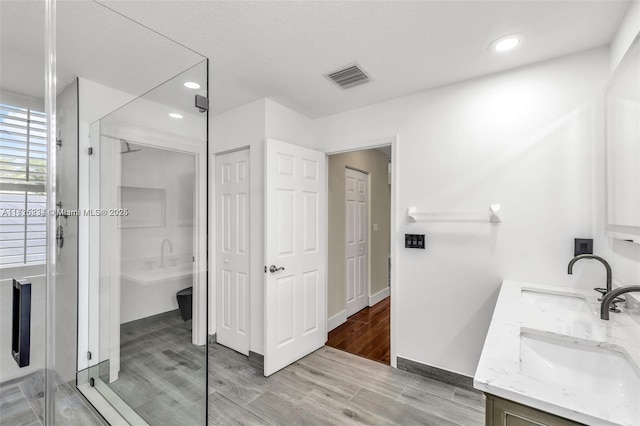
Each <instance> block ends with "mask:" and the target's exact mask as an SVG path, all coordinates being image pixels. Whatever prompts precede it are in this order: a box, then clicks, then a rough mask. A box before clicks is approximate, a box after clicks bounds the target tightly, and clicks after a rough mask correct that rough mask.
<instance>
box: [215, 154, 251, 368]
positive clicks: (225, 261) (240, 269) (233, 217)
mask: <svg viewBox="0 0 640 426" xmlns="http://www.w3.org/2000/svg"><path fill="white" fill-rule="evenodd" d="M215 180H216V305H217V309H216V324H217V330H216V332H217V341H218V343H220V344H221V345H224V346H227V347H229V348H231V349H233V350H235V351H238V352H240V353H243V354H245V355H249V344H250V335H249V306H250V305H249V150H248V149H244V150H242V151H237V152H232V153H229V154H223V155H219V156H217V157H216V179H215Z"/></svg>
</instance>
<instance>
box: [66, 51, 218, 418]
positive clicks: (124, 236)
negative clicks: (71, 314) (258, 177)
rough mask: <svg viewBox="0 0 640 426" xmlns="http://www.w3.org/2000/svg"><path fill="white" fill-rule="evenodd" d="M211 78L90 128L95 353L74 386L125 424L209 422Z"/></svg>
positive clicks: (189, 76) (169, 90)
mask: <svg viewBox="0 0 640 426" xmlns="http://www.w3.org/2000/svg"><path fill="white" fill-rule="evenodd" d="M206 82H207V63H206V61H203V62H201V63H200V64H198V65H196V66H194V67H192V68H190V69H189V70H187V71H185V72H183V73H181V74H179V75H177V76H176V77H174V78H172V79H171V80H169V81H167V82H165V83H163V84H162V85H160V86H158V87H156V88H155V89H153V90H151V91H150V92H148V93H146V94H145V95H143V96H141V97H139V98H136V99H135V100H133V101H131V102H129V103H128V104H126V105H125V106H123V107H121V108H119V109H118V110H116V111H114V112H112V113H110V114H109V115H107V116H105V117H103V118H102V119H100V120H99V121H97V122H95V123H93V124H92V125H91V127H90V135H91V136H90V144H91V146H90V149H91V155H90V156H89V182H88V183H89V189H90V190H89V200H88V201H89V206H88V207H89V210H90V211H91V215H90V216H89V239H88V240H89V250H88V253H89V255H88V266H89V289H88V290H89V294H88V297H89V312H88V325H89V327H88V333H87V335H86V343H87V345H88V354H89V358H90V359H89V360H88V368H87V369H86V370H84V371H81V372H80V373H79V380H78V383H80V389H81V390H82V391H83V392H86V393H87V394H88V395H89V396H90V397H91V396H92V395H94V394H95V393H96V392H97V393H99V394H100V396H101V397H103V398H104V399H106V400H107V401H108V402H109V403H110V404H111V406H112V407H114V408H115V409H116V410H117V411H118V412H119V414H120V415H122V416H123V417H124V418H125V419H127V421H129V423H134V424H140V423H143V422H146V423H149V424H168V423H174V424H178V423H179V424H184V425H186V424H194V425H195V424H204V423H205V419H206V400H207V398H206V395H207V391H206V388H207V384H206V377H207V375H206V371H207V365H206V364H207V363H206V360H207V351H206V343H207V303H206V301H207V285H206V280H207V260H206V246H207V135H206V129H207V113H206V112H207V111H206V108H204V107H203V108H198V107H196V99H197V100H198V102H204V103H205V104H206V95H207V92H206V87H207V85H206ZM185 83H195V84H196V85H199V86H200V88H199V89H189V88H187V87H185V85H184V84H185ZM192 86H193V85H192ZM179 292H180V293H181V294H183V296H182V297H180V298H179V297H177V295H178V293H179ZM178 302H180V306H179V304H178ZM179 308H180V309H181V310H182V311H183V315H182V316H181V315H180V312H179ZM81 340H85V339H81Z"/></svg>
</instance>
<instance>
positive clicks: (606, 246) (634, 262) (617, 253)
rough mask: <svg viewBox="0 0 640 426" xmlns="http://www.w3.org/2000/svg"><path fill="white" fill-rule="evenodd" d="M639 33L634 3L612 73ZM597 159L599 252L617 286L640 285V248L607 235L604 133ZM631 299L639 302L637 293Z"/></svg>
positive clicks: (639, 11) (639, 5) (617, 41)
mask: <svg viewBox="0 0 640 426" xmlns="http://www.w3.org/2000/svg"><path fill="white" fill-rule="evenodd" d="M639 33H640V1H634V2H633V3H632V5H631V7H630V8H629V11H628V12H627V15H626V16H625V18H624V21H623V23H622V25H621V26H620V29H619V30H618V32H617V34H616V36H615V38H614V40H613V42H612V43H611V57H610V64H611V67H610V72H611V73H613V72H614V71H615V68H616V67H617V65H618V64H619V63H620V60H621V59H622V57H623V56H624V54H625V53H626V51H627V49H628V48H629V46H630V45H631V43H632V42H633V40H634V39H635V38H636V37H637V36H638V34H639ZM597 142H598V143H597V146H596V152H595V155H594V168H595V170H596V173H595V179H594V187H595V199H596V203H595V214H596V240H595V242H594V244H595V246H596V249H597V250H602V255H603V256H604V257H605V258H606V259H607V260H608V261H609V263H610V264H611V268H612V270H613V279H614V286H618V285H638V284H640V244H633V243H629V242H626V241H621V240H616V239H613V238H609V237H608V236H606V235H605V226H606V223H605V209H606V205H607V204H606V203H607V197H606V192H605V189H606V185H605V182H606V181H605V177H606V171H605V158H606V157H605V153H606V148H605V134H604V131H603V132H602V134H601V136H600V138H599V139H598V141H597ZM629 295H631V296H633V297H635V298H636V299H638V300H640V297H639V296H638V295H637V293H630V294H629Z"/></svg>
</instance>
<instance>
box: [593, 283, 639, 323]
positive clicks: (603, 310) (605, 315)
mask: <svg viewBox="0 0 640 426" xmlns="http://www.w3.org/2000/svg"><path fill="white" fill-rule="evenodd" d="M631 291H640V285H628V286H624V287H618V288H616V289H615V290H611V291H610V292H609V293H607V294H605V295H604V297H603V298H602V304H601V305H600V318H601V319H603V320H609V305H611V302H613V300H614V299H615V298H616V297H618V296H620V295H621V294H624V293H629V292H631Z"/></svg>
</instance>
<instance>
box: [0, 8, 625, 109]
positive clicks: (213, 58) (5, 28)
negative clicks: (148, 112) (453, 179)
mask: <svg viewBox="0 0 640 426" xmlns="http://www.w3.org/2000/svg"><path fill="white" fill-rule="evenodd" d="M13 3H15V4H21V5H22V6H21V7H22V8H23V9H24V8H28V7H31V8H32V9H33V8H37V6H33V3H41V2H26V1H20V2H11V1H7V0H2V1H0V19H1V21H0V23H1V26H2V28H1V29H0V31H1V32H0V36H1V39H0V49H1V50H0V53H1V54H2V64H1V68H0V72H1V73H2V74H0V83H1V84H2V86H3V87H5V88H7V86H8V87H9V88H13V89H14V91H22V92H23V93H27V92H28V90H29V87H30V86H33V85H34V84H35V83H38V82H39V84H40V86H41V87H42V82H41V80H42V79H41V78H40V79H39V80H38V77H39V76H41V75H40V74H39V73H38V72H35V71H33V70H39V69H41V68H38V66H40V67H41V66H42V65H41V64H42V57H41V56H40V53H41V52H42V49H43V46H44V44H43V42H42V38H41V37H40V36H39V35H40V34H41V33H39V32H38V31H34V28H36V29H37V28H38V25H40V26H41V24H40V23H41V22H42V21H41V18H40V17H37V15H38V14H37V13H31V14H29V13H24V11H23V12H22V14H18V15H16V13H18V12H17V11H19V9H20V7H18V6H15V7H13V9H8V6H9V5H11V4H13ZM29 3H31V5H30V6H27V5H25V4H29ZM100 4H102V5H104V6H107V7H109V8H111V9H113V10H114V11H117V12H118V13H120V14H122V15H124V16H120V15H117V14H115V13H113V12H111V11H109V10H108V9H106V8H105V7H102V6H100V5H99V4H97V3H95V2H87V1H83V2H78V1H70V0H58V16H59V19H58V33H59V35H58V52H59V56H58V65H59V70H58V76H59V83H62V84H64V83H65V82H66V81H67V80H69V79H70V78H72V77H73V76H74V75H80V76H82V77H85V78H89V79H92V80H95V81H98V82H101V83H103V84H106V85H109V86H112V87H115V88H118V89H121V90H127V91H130V92H132V93H135V94H139V93H142V92H143V91H146V90H149V89H150V88H151V87H153V86H155V85H157V84H158V83H159V82H161V81H163V80H164V79H167V78H169V77H170V76H173V75H175V74H177V73H178V72H179V71H180V70H183V69H186V68H187V67H188V66H191V65H193V64H194V63H196V62H197V61H198V60H200V59H201V58H200V57H199V56H198V55H197V54H195V53H194V52H192V51H190V50H188V49H186V48H184V47H182V46H179V45H177V44H176V43H174V42H171V41H170V40H168V39H166V38H164V37H162V36H160V35H159V34H156V33H154V32H153V31H156V32H158V33H161V34H163V35H164V36H167V37H168V38H170V39H172V40H174V41H175V42H177V43H180V44H182V45H184V46H188V47H189V48H190V49H192V50H194V51H196V52H199V53H200V54H202V55H204V56H206V57H208V58H209V59H210V64H209V66H210V89H211V92H210V99H211V110H212V112H213V113H218V112H222V111H225V110H229V109H232V108H235V107H237V106H240V105H243V104H246V103H248V102H251V101H254V100H256V99H260V98H265V97H269V98H271V99H273V100H275V101H277V102H279V103H281V104H283V105H286V106H289V107H291V108H293V109H294V110H297V111H299V112H301V113H303V114H306V115H308V116H310V117H320V116H325V115H329V114H333V113H337V112H341V111H345V110H349V109H353V108H357V107H361V106H364V105H368V104H372V103H375V102H380V101H384V100H387V99H391V98H395V97H398V96H402V95H406V94H409V93H413V92H416V91H419V90H424V89H427V88H432V87H437V86H441V85H445V84H449V83H453V82H456V81H461V80H465V79H469V78H473V77H477V76H481V75H486V74H490V73H494V72H499V71H504V70H507V69H510V68H514V67H518V66H522V65H526V64H530V63H534V62H538V61H542V60H546V59H551V58H554V57H558V56H562V55H566V54H570V53H574V52H579V51H582V50H586V49H590V48H594V47H598V46H604V45H607V44H609V43H610V42H611V40H612V37H613V35H614V33H615V31H616V29H617V28H618V26H619V24H620V22H621V20H622V17H623V16H624V14H625V12H626V10H627V9H628V7H629V4H630V3H629V1H616V0H603V1H594V0H586V1H562V0H554V1H528V2H525V1H481V0H476V1H466V2H464V1H391V0H389V1H283V2H279V1H255V2H250V1H226V2H225V1H188V0H185V1H178V0H175V1H158V0H155V1H152V0H147V1H129V0H121V1H116V0H101V1H100ZM7 10H8V11H9V12H10V13H6V12H7ZM35 12H41V11H35ZM16 16H17V17H16ZM126 17H128V18H130V19H127V18H126ZM131 20H135V21H137V22H139V23H141V24H143V25H145V26H146V27H148V28H143V27H140V26H137V25H135V24H134V23H133V22H132V21H131ZM149 29H151V30H153V31H150V30H149ZM512 32H518V33H523V34H524V35H525V39H524V41H523V43H522V46H520V48H518V49H517V50H515V51H513V52H511V53H509V54H503V55H496V54H494V53H491V52H489V51H488V49H487V46H488V44H489V43H490V42H491V41H492V40H494V39H495V38H497V37H499V36H501V35H503V34H506V33H512ZM25 55H29V58H25ZM37 60H40V65H32V66H29V63H32V62H34V61H37ZM355 61H357V62H359V63H360V64H361V65H362V66H363V67H364V69H365V70H367V72H369V73H370V74H371V76H372V77H373V79H374V81H373V82H372V83H369V84H365V85H362V86H357V87H354V88H352V89H348V90H341V89H339V88H337V87H336V86H335V85H333V84H332V83H331V82H329V81H328V80H327V79H326V78H324V77H323V74H324V73H327V72H329V71H333V70H335V69H337V68H338V67H341V66H343V65H346V64H350V63H353V62H355ZM29 72H31V74H33V76H31V77H29V78H26V77H27V74H29ZM34 82H35V83H34ZM59 85H60V84H59ZM31 90H33V89H31ZM35 91H36V92H37V90H35Z"/></svg>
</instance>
